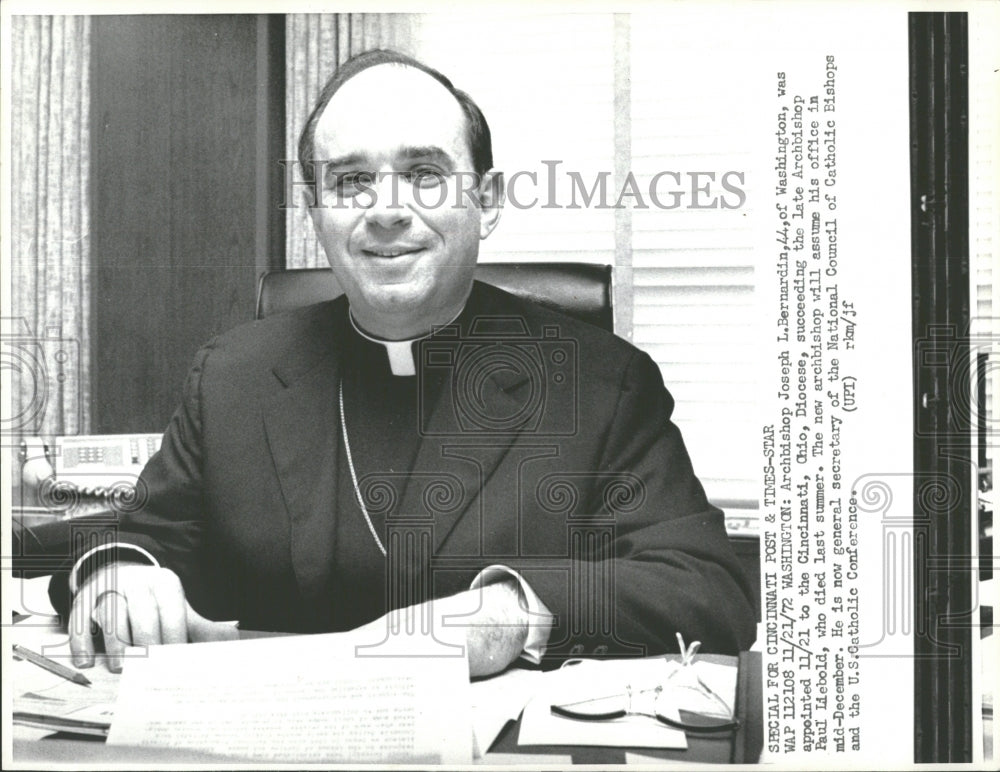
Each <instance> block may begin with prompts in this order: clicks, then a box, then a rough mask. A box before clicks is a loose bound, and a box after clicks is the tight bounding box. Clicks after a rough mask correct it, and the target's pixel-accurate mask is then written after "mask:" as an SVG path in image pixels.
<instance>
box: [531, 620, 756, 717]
mask: <svg viewBox="0 0 1000 772" xmlns="http://www.w3.org/2000/svg"><path fill="white" fill-rule="evenodd" d="M677 643H678V645H679V646H680V651H681V662H680V667H678V668H676V669H675V670H673V671H672V672H671V673H670V674H669V675H668V676H667V677H666V679H664V683H662V684H657V685H655V686H651V687H648V688H644V689H643V688H636V687H635V686H633V685H632V684H626V685H625V688H624V690H623V691H621V692H619V693H617V694H609V695H605V696H602V697H590V698H588V699H585V700H578V701H576V702H569V703H563V704H560V705H551V706H550V710H551V711H552V713H553V714H555V715H557V716H562V717H563V718H571V719H575V720H577V721H610V720H612V719H616V718H624V717H625V716H648V717H650V718H655V719H657V720H658V721H660V722H661V723H663V724H666V725H667V726H669V727H673V728H674V729H682V730H684V731H685V732H693V733H714V732H731V731H733V730H735V729H737V728H739V725H740V722H739V721H738V720H737V719H736V718H735V717H734V716H733V710H732V708H730V707H729V705H727V704H726V702H725V700H723V699H722V697H720V696H719V695H718V694H716V693H715V692H714V691H713V690H712V689H711V687H709V686H708V684H706V683H705V682H704V681H703V680H702V679H701V677H700V676H699V675H698V673H697V671H696V670H695V668H694V667H692V664H693V663H694V656H695V654H697V652H698V649H699V647H700V646H701V642H700V641H694V642H693V643H692V644H691V646H690V647H687V646H685V645H684V638H683V637H682V636H681V634H680V633H677ZM681 690H693V691H695V692H697V693H699V694H700V695H701V697H703V698H704V700H703V702H705V704H706V705H712V706H714V708H708V709H705V710H686V709H680V710H678V709H676V708H672V707H671V706H672V704H676V703H677V702H678V701H679V700H678V698H679V697H680V695H681V694H682V693H683V692H682V691H681ZM675 715H676V716H677V718H675V717H674V716H675Z"/></svg>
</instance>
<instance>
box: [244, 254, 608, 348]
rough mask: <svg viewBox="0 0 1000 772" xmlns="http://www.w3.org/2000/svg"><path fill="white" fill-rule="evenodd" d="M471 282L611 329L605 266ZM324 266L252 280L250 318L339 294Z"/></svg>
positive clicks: (488, 267)
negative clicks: (253, 307)
mask: <svg viewBox="0 0 1000 772" xmlns="http://www.w3.org/2000/svg"><path fill="white" fill-rule="evenodd" d="M476 278H477V279H479V280H480V281H483V282H485V283H487V284H492V285H493V286H495V287H499V288H500V289H503V290H506V291H507V292H510V293H511V294H513V295H517V296H519V297H522V298H526V299H528V300H534V301H536V302H538V303H540V304H541V305H544V306H548V307H549V308H554V309H556V310H557V311H562V312H563V313H564V314H568V315H569V316H573V317H575V318H577V319H580V320H582V321H584V322H588V323H589V324H593V325H595V326H597V327H602V328H603V329H605V330H608V331H609V332H613V331H614V313H613V311H612V306H611V266H609V265H594V264H593V263H480V264H479V265H477V266H476ZM343 292H344V291H343V289H341V287H340V284H339V283H338V282H337V279H336V277H335V276H334V275H333V271H331V270H330V269H329V268H294V269H288V270H280V269H279V270H273V271H265V272H264V273H262V274H261V276H260V279H259V280H258V282H257V309H256V318H257V319H263V318H264V317H266V316H270V315H271V314H276V313H279V312H281V311H290V310H292V309H294V308H299V307H301V306H307V305H310V304H312V303H319V302H321V301H324V300H332V299H333V298H335V297H337V296H338V295H342V294H343Z"/></svg>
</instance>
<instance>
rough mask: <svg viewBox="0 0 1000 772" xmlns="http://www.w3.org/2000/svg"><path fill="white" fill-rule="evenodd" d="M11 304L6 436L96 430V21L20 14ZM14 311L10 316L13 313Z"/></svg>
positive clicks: (15, 44)
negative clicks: (91, 197) (92, 210)
mask: <svg viewBox="0 0 1000 772" xmlns="http://www.w3.org/2000/svg"><path fill="white" fill-rule="evenodd" d="M10 29H11V62H12V89H11V119H12V120H11V145H12V149H11V177H10V180H11V191H10V197H11V222H12V227H11V256H12V263H11V282H12V293H11V311H10V316H11V317H12V318H10V319H8V320H6V322H5V326H7V329H5V330H4V333H5V335H4V344H5V345H4V359H5V362H4V367H5V368H9V369H10V371H11V399H12V413H11V414H10V416H8V417H7V420H5V423H6V424H7V425H6V426H4V433H5V434H8V435H9V434H14V435H43V436H48V435H54V434H79V433H86V432H88V431H89V430H90V344H91V341H90V336H91V318H90V306H91V279H92V271H91V262H90V243H89V232H88V230H89V207H88V199H87V186H88V181H89V150H90V137H89V135H90V131H89V121H90V111H89V68H88V62H89V57H90V52H89V42H90V20H89V19H88V18H87V17H83V16H13V17H12V19H11V28H10ZM4 315H5V316H7V314H6V313H5V314H4Z"/></svg>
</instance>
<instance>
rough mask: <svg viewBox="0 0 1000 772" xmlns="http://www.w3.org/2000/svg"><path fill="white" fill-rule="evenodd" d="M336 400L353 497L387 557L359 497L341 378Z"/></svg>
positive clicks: (363, 501) (359, 492) (373, 536)
mask: <svg viewBox="0 0 1000 772" xmlns="http://www.w3.org/2000/svg"><path fill="white" fill-rule="evenodd" d="M337 400H338V403H339V405H340V430H341V433H342V434H343V436H344V450H346V451H347V468H348V469H350V470H351V483H353V485H354V496H355V498H357V500H358V506H359V507H361V514H363V515H364V516H365V522H366V523H368V530H369V531H371V534H372V538H373V539H375V543H376V544H377V545H378V548H379V550H381V551H382V557H387V556H388V553H387V552H386V550H385V545H384V544H382V540H381V539H380V538H379V536H378V531H376V530H375V526H374V525H373V524H372V519H371V517H369V515H368V507H366V506H365V500H364V498H363V497H362V496H361V488H360V487H359V486H358V475H357V473H356V472H355V471H354V459H353V458H352V457H351V441H350V440H349V439H348V437H347V421H346V420H345V419H344V379H343V378H341V379H340V381H339V382H338V384H337Z"/></svg>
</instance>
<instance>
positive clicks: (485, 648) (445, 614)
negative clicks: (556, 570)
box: [355, 579, 528, 677]
mask: <svg viewBox="0 0 1000 772" xmlns="http://www.w3.org/2000/svg"><path fill="white" fill-rule="evenodd" d="M427 631H430V632H431V635H432V636H433V638H434V639H435V640H438V641H442V642H444V641H447V642H448V644H449V645H455V644H459V641H460V640H464V644H465V647H466V652H467V653H468V659H469V675H470V676H472V677H476V676H486V675H492V674H493V673H499V672H500V671H501V670H503V669H505V668H506V667H507V666H508V665H509V664H510V663H511V662H513V661H514V660H516V659H517V658H518V657H519V656H521V652H523V651H524V642H525V641H526V640H527V638H528V611H527V608H526V605H525V604H524V601H523V598H522V597H521V595H520V588H519V586H518V583H517V581H516V580H514V579H510V580H505V581H502V582H496V583H494V584H488V585H485V586H484V587H480V588H479V589H475V590H466V591H465V592H460V593H458V594H457V595H451V596H449V597H447V598H438V599H437V600H431V601H426V602H425V603H420V604H417V605H415V606H407V607H405V608H399V609H395V610H394V611H390V612H389V613H388V614H385V615H384V616H381V617H379V618H378V619H376V620H374V621H372V622H369V623H368V624H366V625H363V626H362V627H360V628H358V629H357V630H356V631H355V632H356V633H358V634H359V635H360V637H361V638H365V637H368V636H370V637H371V638H373V639H378V638H379V637H380V636H381V637H382V642H383V643H384V644H386V645H387V646H389V647H392V646H394V645H399V643H400V641H401V640H402V641H403V645H404V646H405V645H406V639H407V638H412V637H414V636H416V637H417V638H418V639H419V640H417V641H415V642H414V643H415V645H416V646H418V647H419V646H420V645H421V644H422V643H423V642H425V641H426V640H428V636H427V634H426V632H427Z"/></svg>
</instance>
